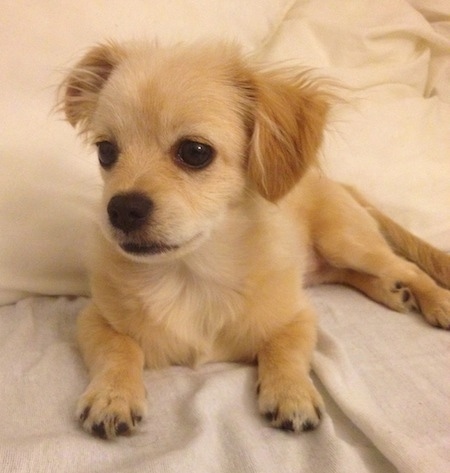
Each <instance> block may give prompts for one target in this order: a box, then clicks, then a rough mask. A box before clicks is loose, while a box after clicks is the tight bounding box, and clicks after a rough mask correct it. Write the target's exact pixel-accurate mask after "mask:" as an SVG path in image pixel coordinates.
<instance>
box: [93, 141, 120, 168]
mask: <svg viewBox="0 0 450 473" xmlns="http://www.w3.org/2000/svg"><path fill="white" fill-rule="evenodd" d="M95 144H96V146H97V151H98V160H99V161H100V165H101V166H102V167H103V168H105V169H107V168H110V167H111V166H112V165H113V164H114V163H115V162H116V161H117V158H118V156H119V150H118V149H117V146H116V145H115V144H114V143H111V142H110V141H99V142H98V143H95Z"/></svg>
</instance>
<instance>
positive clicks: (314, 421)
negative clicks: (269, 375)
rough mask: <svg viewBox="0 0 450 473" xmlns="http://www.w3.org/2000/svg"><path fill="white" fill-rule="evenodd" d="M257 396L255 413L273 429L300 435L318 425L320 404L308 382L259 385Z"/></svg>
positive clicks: (310, 383)
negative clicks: (257, 408) (257, 405)
mask: <svg viewBox="0 0 450 473" xmlns="http://www.w3.org/2000/svg"><path fill="white" fill-rule="evenodd" d="M257 392H258V397H259V399H258V404H259V411H260V412H261V414H262V415H263V416H264V417H265V418H266V419H267V420H268V421H269V422H270V423H271V425H272V426H273V427H276V428H279V429H282V430H286V431H290V432H301V431H307V430H313V429H315V428H316V427H317V426H318V425H319V423H320V420H321V417H322V412H323V408H324V407H323V406H324V404H323V401H322V398H321V396H320V394H319V393H318V392H317V390H316V388H315V387H314V385H313V384H312V382H311V381H310V380H309V379H302V380H300V379H296V380H283V379H278V380H276V381H272V382H268V381H267V380H266V381H260V382H259V383H258V388H257Z"/></svg>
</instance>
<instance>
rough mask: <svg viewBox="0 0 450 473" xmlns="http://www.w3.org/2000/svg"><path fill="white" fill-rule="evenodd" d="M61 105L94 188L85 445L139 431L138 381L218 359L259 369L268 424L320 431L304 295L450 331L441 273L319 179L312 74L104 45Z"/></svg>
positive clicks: (182, 51)
mask: <svg viewBox="0 0 450 473" xmlns="http://www.w3.org/2000/svg"><path fill="white" fill-rule="evenodd" d="M64 91H65V111H66V115H67V117H68V119H69V121H70V122H71V123H72V124H73V125H76V124H78V125H80V127H81V130H82V131H83V132H85V133H86V134H87V137H88V139H89V141H91V142H93V143H96V144H97V146H98V148H99V159H100V163H101V165H102V168H103V177H104V181H105V188H104V201H103V204H104V205H103V207H104V209H103V210H102V219H101V220H102V222H101V227H102V231H99V234H98V238H97V239H96V241H97V243H96V251H95V257H94V261H93V269H92V302H91V303H90V305H89V306H88V307H87V309H86V310H85V311H84V312H83V313H82V314H81V315H80V318H79V324H78V338H79V343H80V347H81V350H82V353H83V356H84V358H85V361H86V363H87V365H88V367H89V369H90V372H91V378H92V380H91V383H90V385H89V387H88V388H87V390H86V392H85V393H84V394H83V396H82V398H81V400H80V403H79V406H78V415H79V417H80V419H81V422H82V424H83V426H84V428H86V429H87V430H88V431H91V432H93V433H95V434H97V435H100V436H102V437H114V436H115V435H119V434H124V433H127V432H129V431H131V430H132V429H133V428H134V426H135V424H136V422H137V421H139V420H140V418H141V417H142V416H143V415H144V413H145V410H146V395H145V387H144V383H143V379H142V369H143V367H144V365H146V366H147V367H151V368H158V367H162V366H167V365H170V364H187V365H191V366H192V365H196V364H198V363H204V362H211V361H246V362H254V361H257V362H258V370H259V371H258V378H259V380H258V396H259V407H260V410H261V412H262V413H263V414H264V415H265V416H266V417H267V418H268V419H269V420H270V421H271V423H272V424H273V425H274V426H276V427H280V428H282V429H285V430H293V431H300V430H308V429H311V428H314V427H315V426H316V425H317V424H318V423H319V421H320V412H321V409H322V407H323V403H322V400H321V397H320V395H319V394H318V392H317V391H316V389H315V388H314V386H313V384H312V383H311V380H310V378H309V370H310V358H311V355H312V352H313V349H314V346H315V341H316V325H315V316H314V311H313V309H312V308H311V306H310V304H309V302H308V299H307V296H306V295H305V293H304V289H303V287H304V286H305V285H308V284H316V283H320V282H333V283H334V282H339V283H344V284H348V285H351V286H353V287H356V288H357V289H359V290H361V291H362V292H364V293H366V294H367V295H368V296H370V297H372V298H373V299H375V300H377V301H379V302H381V303H383V304H385V305H387V306H389V307H391V308H393V309H395V310H397V311H406V310H408V309H412V308H415V309H417V310H420V311H421V312H422V313H423V315H424V316H425V318H426V319H427V320H428V321H429V322H430V323H432V324H434V325H439V326H442V327H445V328H448V327H449V325H450V292H449V291H447V290H446V289H444V288H443V287H441V286H446V287H448V286H449V285H450V274H449V271H450V269H449V257H448V256H446V255H444V254H443V253H440V252H438V250H435V249H433V248H431V247H428V246H427V245H426V244H425V243H423V242H421V241H419V240H418V239H417V238H415V237H413V236H412V235H410V234H408V233H407V232H406V231H405V230H403V229H401V228H400V227H398V226H397V225H396V224H394V223H393V222H391V221H390V220H389V219H387V218H386V217H384V216H383V215H382V214H380V213H379V212H378V211H377V210H376V209H374V208H372V207H371V206H370V205H369V204H367V203H366V202H365V201H364V199H363V198H362V197H360V196H359V195H358V194H357V193H356V191H354V190H352V189H349V188H346V187H344V186H341V185H339V184H337V183H335V182H332V181H330V180H329V179H327V178H326V177H325V176H324V175H323V174H322V173H321V172H320V170H319V169H318V168H317V166H316V165H315V156H316V154H317V150H318V148H319V146H320V143H321V139H322V132H323V128H324V124H325V121H326V116H327V110H328V97H327V94H326V93H324V92H323V91H321V90H320V89H319V88H318V87H317V86H316V85H315V84H314V83H312V82H311V81H309V80H308V79H307V76H305V75H301V76H298V77H296V78H292V77H291V78H289V77H287V76H286V74H285V73H280V74H278V75H277V74H275V73H272V72H268V71H261V70H258V69H257V68H255V67H253V68H252V67H250V66H248V65H247V64H246V63H245V62H244V60H243V59H242V58H241V57H240V56H239V54H238V53H237V52H236V50H235V49H234V48H232V47H228V46H217V47H199V46H198V45H195V46H193V47H184V46H179V47H177V48H174V49H173V50H172V49H167V50H166V49H164V48H157V47H153V46H147V45H129V46H119V45H116V44H108V45H104V46H98V47H96V48H94V49H93V50H92V51H90V52H89V53H88V54H87V55H86V56H85V58H84V59H83V60H82V61H81V62H80V63H79V65H78V67H77V68H75V69H74V70H73V71H72V72H71V74H70V75H69V77H68V79H67V80H66V82H65V83H64ZM391 247H393V248H395V250H396V252H399V253H401V254H402V255H403V256H404V257H405V258H407V259H412V260H415V261H416V262H417V263H418V264H419V265H421V266H422V267H423V269H425V271H427V272H428V273H429V274H430V276H432V277H433V278H434V279H436V280H438V281H439V282H440V284H441V286H439V285H437V284H436V282H435V281H434V280H433V278H432V277H430V276H428V275H427V274H426V273H425V272H424V271H422V270H420V269H419V268H418V267H417V266H416V265H415V264H413V263H410V262H408V261H406V260H405V259H403V258H401V257H400V256H397V255H396V254H395V253H394V252H393V250H392V249H391ZM416 250H417V251H416Z"/></svg>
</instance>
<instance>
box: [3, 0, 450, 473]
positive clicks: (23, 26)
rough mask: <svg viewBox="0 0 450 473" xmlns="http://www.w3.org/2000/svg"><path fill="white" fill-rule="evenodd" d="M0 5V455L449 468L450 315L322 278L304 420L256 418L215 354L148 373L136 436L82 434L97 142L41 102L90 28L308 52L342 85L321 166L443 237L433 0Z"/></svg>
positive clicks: (314, 468)
mask: <svg viewBox="0 0 450 473" xmlns="http://www.w3.org/2000/svg"><path fill="white" fill-rule="evenodd" d="M1 16H2V19H1V27H0V46H1V47H0V83H1V87H0V113H1V116H2V118H3V120H2V125H1V126H0V165H1V171H2V172H1V173H0V225H1V226H0V228H1V231H0V303H3V304H8V303H9V304H10V305H5V306H4V307H2V308H0V419H1V423H0V471H2V472H50V471H58V472H60V471H64V472H72V471H73V472H94V471H98V472H103V471H114V472H119V473H121V472H133V473H134V472H138V473H139V472H141V471H142V472H144V471H146V472H148V471H150V472H153V471H154V472H162V471H167V472H170V471H173V472H179V471H193V472H215V471H217V472H221V471H230V472H235V471H236V472H240V471H242V472H258V473H259V472H275V471H276V472H284V471H286V472H294V471H309V472H312V473H315V472H318V473H322V472H339V473H342V472H352V473H353V472H355V473H364V472H371V473H372V472H376V473H378V472H379V473H390V472H394V471H400V472H410V473H421V472H424V473H428V472H430V473H440V472H442V473H443V472H447V471H448V470H449V468H450V453H449V452H450V420H449V419H450V408H449V403H448V400H449V398H450V381H449V379H450V378H449V375H448V361H449V354H450V337H449V333H448V332H443V331H438V330H436V329H433V328H431V327H428V326H427V325H426V324H425V323H424V322H423V321H422V320H421V319H420V318H419V317H418V316H416V315H400V314H396V313H393V312H391V311H389V310H387V309H385V308H383V307H380V306H378V305H376V304H374V303H373V302H371V301H369V300H367V299H365V298H364V297H362V296H361V295H359V294H357V293H355V292H353V291H350V290H348V289H344V288H339V287H325V286H324V287H321V288H315V289H313V290H311V296H312V298H313V300H314V302H315V305H316V307H317V311H318V314H319V319H320V327H321V330H320V340H319V345H318V348H317V352H316V356H315V361H314V373H315V374H314V376H315V379H316V382H317V385H318V387H319V388H320V390H321V392H322V394H323V395H324V397H325V401H326V404H327V415H326V416H325V419H324V422H323V424H322V426H321V427H320V428H319V429H318V430H317V431H315V432H312V433H307V434H305V435H299V436H292V435H287V434H285V433H283V432H278V431H274V430H272V429H270V428H269V427H268V426H267V425H266V424H265V422H264V420H262V419H260V418H259V416H258V414H257V411H256V404H255V392H254V391H255V376H256V374H255V369H254V368H253V367H247V366H240V365H226V364H219V365H210V366H205V367H202V368H200V369H198V370H197V371H192V370H190V369H186V368H170V369H167V370H163V371H160V372H147V373H146V378H145V379H146V385H147V388H148V391H149V417H148V419H147V421H146V422H145V424H144V425H143V427H142V429H141V430H140V432H139V433H138V434H136V435H134V436H131V437H129V438H122V439H120V440H118V441H116V442H111V443H107V442H103V441H100V440H96V439H92V438H90V437H89V436H87V435H86V434H84V433H83V432H81V431H80V430H79V428H78V426H77V424H76V422H75V420H74V418H73V411H74V406H75V403H76V399H77V397H78V396H79V394H80V393H81V392H82V390H83V389H84V387H85V385H86V382H87V375H86V370H85V368H84V366H83V365H82V363H81V360H80V357H79V354H78V352H77V350H76V347H75V345H74V340H73V333H74V319H75V315H76V313H77V312H78V310H79V309H80V308H81V307H82V306H83V305H84V304H85V302H86V299H84V298H82V297H79V296H81V295H86V294H87V292H88V288H87V278H86V273H85V269H84V259H85V245H84V241H85V238H86V235H87V234H88V229H89V227H90V225H92V220H93V218H94V213H95V202H96V198H97V196H98V193H99V188H100V186H99V178H98V172H97V166H96V163H95V158H94V157H93V156H92V154H91V153H90V152H88V151H87V150H86V149H85V148H84V147H83V145H82V144H80V143H79V142H78V141H76V139H75V136H74V133H73V131H72V130H71V129H70V127H69V126H68V125H67V124H66V123H64V122H63V121H62V120H60V118H61V117H60V116H57V115H55V114H52V113H51V109H52V106H53V104H54V103H55V98H54V97H55V89H56V86H57V84H58V82H59V81H60V80H61V77H62V73H61V70H64V69H65V68H67V67H68V66H69V65H70V64H72V63H73V61H74V60H76V59H77V58H78V57H79V53H80V51H81V50H84V49H85V48H86V47H88V46H89V45H91V44H92V43H94V42H97V41H101V40H104V39H105V38H116V39H130V38H149V39H154V38H155V37H156V38H158V40H159V41H160V42H161V43H171V42H175V41H189V40H192V39H198V38H202V37H206V38H207V40H208V41H211V40H212V38H221V39H224V38H226V39H230V40H235V41H237V42H238V43H240V44H242V47H243V49H244V51H245V52H249V53H250V52H252V53H256V54H257V56H258V57H260V58H261V59H262V60H268V61H271V62H281V63H282V64H283V65H285V64H300V65H307V66H313V67H316V68H317V72H318V73H319V74H323V75H326V76H330V77H333V78H336V79H338V80H340V81H341V82H342V83H343V84H345V85H346V86H347V88H348V91H347V96H346V99H347V100H346V102H343V103H342V104H340V105H339V106H338V107H337V108H336V111H335V113H334V116H333V120H332V123H330V125H329V128H328V130H327V135H326V140H325V144H324V147H323V150H322V160H323V167H324V169H325V170H326V172H327V173H328V174H330V175H332V176H335V177H336V178H339V179H341V180H345V181H347V182H350V183H353V184H357V185H358V187H359V188H360V189H361V190H363V191H364V192H365V193H366V194H367V195H368V196H369V197H370V198H371V199H372V200H374V201H375V202H377V204H378V205H379V206H380V207H381V208H383V209H384V210H385V211H386V212H387V213H389V214H390V215H392V216H394V217H395V218H396V220H398V221H400V222H401V223H402V224H404V225H405V226H407V227H408V228H410V229H411V230H413V231H414V232H416V233H417V234H419V235H420V236H422V237H424V238H426V239H427V240H429V241H430V242H432V243H434V244H435V245H437V246H439V247H441V248H443V249H444V250H447V251H448V250H450V205H449V204H450V152H449V150H450V4H449V2H448V1H447V0H410V1H409V2H408V1H406V0H377V1H376V2H374V1H372V0H327V1H322V0H309V1H308V0H297V1H294V0H246V1H245V2H244V1H241V0H228V1H227V2H223V1H221V0H152V1H144V0H142V1H139V0H129V1H127V2H121V1H106V0H98V1H95V2H93V1H88V0H77V1H75V0H71V1H66V2H60V1H57V0H45V1H39V2H25V1H22V0H19V1H15V2H12V1H11V2H3V4H2V8H1ZM69 294H70V295H75V296H77V297H76V298H70V299H69V298H65V297H59V298H51V297H36V296H38V295H43V296H50V295H52V296H54V295H69ZM26 296H34V297H33V298H27V299H24V297H26Z"/></svg>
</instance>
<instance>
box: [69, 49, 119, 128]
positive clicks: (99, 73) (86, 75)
mask: <svg viewBox="0 0 450 473" xmlns="http://www.w3.org/2000/svg"><path fill="white" fill-rule="evenodd" d="M124 55H125V52H124V50H123V48H122V47H121V46H119V45H118V44H117V43H114V42H109V43H106V44H100V45H98V46H95V47H93V48H92V49H90V50H89V51H88V52H87V53H86V55H85V56H84V57H83V58H82V59H81V60H80V62H78V64H77V65H76V66H75V67H74V68H73V69H72V70H71V72H70V73H69V75H68V76H67V78H66V79H65V81H64V82H63V83H62V84H61V95H62V100H61V102H62V107H61V108H62V109H63V110H64V113H65V115H66V118H67V120H68V121H69V123H70V124H71V125H72V126H76V125H78V124H84V123H86V122H87V121H88V120H89V118H90V117H91V116H92V113H93V112H94V110H95V107H96V104H97V100H98V95H99V93H100V91H101V89H102V87H103V86H104V85H105V83H106V81H107V80H108V77H109V76H110V74H111V72H112V71H113V69H114V68H115V67H116V66H117V65H118V64H119V63H120V61H121V60H122V59H123V57H124Z"/></svg>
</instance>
